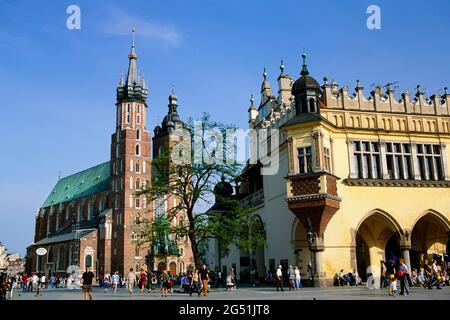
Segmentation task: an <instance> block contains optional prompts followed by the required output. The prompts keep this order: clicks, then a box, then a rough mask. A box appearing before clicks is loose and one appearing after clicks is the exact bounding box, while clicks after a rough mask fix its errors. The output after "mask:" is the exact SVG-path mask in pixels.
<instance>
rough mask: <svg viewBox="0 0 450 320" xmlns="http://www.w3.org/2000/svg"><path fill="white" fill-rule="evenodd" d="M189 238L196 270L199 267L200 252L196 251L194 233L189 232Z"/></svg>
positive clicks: (196, 245)
mask: <svg viewBox="0 0 450 320" xmlns="http://www.w3.org/2000/svg"><path fill="white" fill-rule="evenodd" d="M189 240H190V241H191V249H192V255H193V256H194V264H195V268H196V269H197V270H200V268H201V265H200V263H201V261H200V252H199V251H198V244H197V239H196V237H195V234H192V233H189Z"/></svg>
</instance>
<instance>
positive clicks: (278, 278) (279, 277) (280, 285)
mask: <svg viewBox="0 0 450 320" xmlns="http://www.w3.org/2000/svg"><path fill="white" fill-rule="evenodd" d="M275 281H276V283H277V291H279V289H280V288H281V291H284V289H283V272H282V271H281V264H280V265H279V266H278V269H277V273H276V277H275Z"/></svg>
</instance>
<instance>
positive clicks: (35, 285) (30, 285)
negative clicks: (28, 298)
mask: <svg viewBox="0 0 450 320" xmlns="http://www.w3.org/2000/svg"><path fill="white" fill-rule="evenodd" d="M66 284H67V278H66V277H63V276H56V275H52V276H50V278H48V277H47V276H46V275H45V274H44V273H37V272H32V273H31V274H27V273H25V272H24V273H22V274H17V275H15V276H9V277H8V276H7V275H6V273H2V274H1V275H0V293H1V294H0V300H2V299H3V300H4V299H7V298H8V297H9V298H12V296H13V293H14V291H17V290H19V291H21V292H35V293H36V295H39V294H40V290H42V289H48V288H52V289H53V288H66Z"/></svg>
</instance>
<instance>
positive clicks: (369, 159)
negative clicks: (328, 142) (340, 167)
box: [353, 141, 382, 179]
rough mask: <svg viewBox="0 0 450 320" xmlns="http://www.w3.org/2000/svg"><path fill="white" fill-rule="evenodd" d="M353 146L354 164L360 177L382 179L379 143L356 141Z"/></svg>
mask: <svg viewBox="0 0 450 320" xmlns="http://www.w3.org/2000/svg"><path fill="white" fill-rule="evenodd" d="M353 147H354V149H353V164H354V166H355V171H356V173H357V175H358V178H361V179H381V177H382V176H381V163H380V147H379V143H378V142H371V141H354V142H353Z"/></svg>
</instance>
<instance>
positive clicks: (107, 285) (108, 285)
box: [103, 271, 111, 293]
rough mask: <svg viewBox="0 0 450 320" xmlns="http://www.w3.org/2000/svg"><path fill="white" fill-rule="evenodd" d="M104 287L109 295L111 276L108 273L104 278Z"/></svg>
mask: <svg viewBox="0 0 450 320" xmlns="http://www.w3.org/2000/svg"><path fill="white" fill-rule="evenodd" d="M103 285H104V288H105V293H108V289H109V287H110V286H111V275H110V274H109V272H108V271H106V273H105V274H104V276H103Z"/></svg>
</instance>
